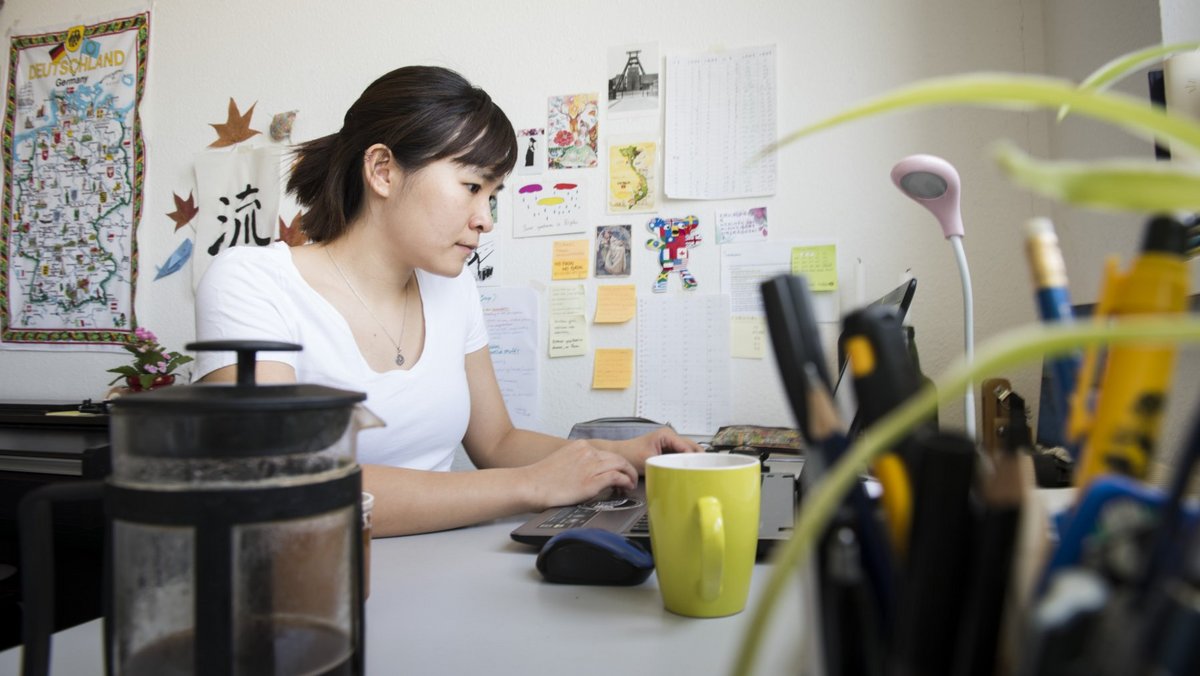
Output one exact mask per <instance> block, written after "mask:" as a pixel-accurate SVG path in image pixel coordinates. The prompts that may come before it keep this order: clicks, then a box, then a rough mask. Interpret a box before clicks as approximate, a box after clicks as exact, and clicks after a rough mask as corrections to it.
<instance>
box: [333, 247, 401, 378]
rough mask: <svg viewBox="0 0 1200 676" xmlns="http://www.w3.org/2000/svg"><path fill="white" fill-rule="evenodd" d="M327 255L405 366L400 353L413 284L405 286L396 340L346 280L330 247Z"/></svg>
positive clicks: (398, 360) (399, 363) (398, 361)
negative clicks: (402, 310)
mask: <svg viewBox="0 0 1200 676" xmlns="http://www.w3.org/2000/svg"><path fill="white" fill-rule="evenodd" d="M325 255H326V256H328V257H329V262H330V263H333V269H334V270H337V273H338V276H339V277H341V278H342V281H343V282H345V283H346V288H347V289H350V293H352V294H354V297H355V298H357V299H358V302H359V304H360V305H362V306H363V309H364V310H366V311H367V314H369V315H371V319H374V320H375V323H376V324H378V325H379V328H380V329H383V335H385V336H387V339H388V340H390V341H391V342H392V345H393V346H395V348H396V366H404V354H403V353H402V352H401V351H400V341H403V340H404V328H405V324H407V323H408V289H409V287H410V286H411V284H405V285H404V314H402V315H401V316H400V340H396V339H395V338H392V334H391V333H389V332H388V330H387V327H386V326H384V325H383V322H381V321H379V317H376V316H375V313H374V312H371V306H369V305H367V301H365V300H363V297H362V296H360V295H358V291H356V290H355V289H354V285H353V284H351V283H350V280H349V279H347V278H346V273H344V272H342V266H340V265H338V263H337V261H335V260H334V259H333V254H331V253H329V247H325Z"/></svg>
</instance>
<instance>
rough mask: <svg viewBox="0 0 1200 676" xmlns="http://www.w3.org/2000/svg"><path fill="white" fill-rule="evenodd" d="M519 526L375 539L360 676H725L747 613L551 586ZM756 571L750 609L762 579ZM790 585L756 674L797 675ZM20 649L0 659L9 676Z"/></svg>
mask: <svg viewBox="0 0 1200 676" xmlns="http://www.w3.org/2000/svg"><path fill="white" fill-rule="evenodd" d="M520 522H521V519H509V520H501V521H497V522H493V523H489V524H485V525H482V526H475V527H472V528H463V529H459V530H454V531H447V532H442V533H430V534H426V535H415V536H409V537H399V538H387V539H379V540H375V541H374V542H373V543H372V546H371V597H370V599H369V600H368V601H367V613H366V615H367V616H366V623H367V639H366V649H367V673H368V674H372V675H374V674H393V673H418V674H474V673H488V674H520V675H522V676H524V675H526V674H543V673H547V674H548V673H570V674H581V675H587V674H598V675H599V674H602V675H603V676H612V674H664V673H697V674H721V673H729V671H730V669H731V666H732V664H733V659H734V657H735V655H736V652H737V647H738V645H739V644H740V642H741V640H742V635H743V632H744V631H745V628H746V626H747V625H748V624H749V622H750V610H749V609H747V610H745V611H743V612H742V613H740V614H738V615H734V616H732V617H724V618H716V619H693V618H687V617H681V616H678V615H674V614H672V613H669V612H667V611H666V610H664V609H663V607H662V599H661V597H660V596H659V593H658V584H657V580H656V579H655V577H654V576H651V577H650V579H649V580H647V581H646V582H644V583H642V584H641V585H639V586H636V587H587V586H572V585H554V584H548V583H546V582H544V581H542V579H541V576H540V575H539V574H538V573H537V571H536V570H535V569H534V556H535V553H536V550H535V549H533V548H531V547H528V546H525V545H520V544H517V543H515V542H512V541H511V540H510V539H509V537H508V533H509V531H511V530H512V529H513V528H514V527H516V525H517V524H519V523H520ZM770 570H771V569H770V566H769V564H765V563H760V564H758V565H757V566H755V570H754V579H753V582H752V585H751V589H750V605H751V606H754V605H756V604H757V603H758V602H759V600H760V599H759V596H760V594H761V593H762V589H763V587H764V586H765V584H766V581H767V577H768V575H769V573H770ZM798 587H799V585H798V584H791V585H788V590H787V592H786V593H785V595H784V597H783V598H782V599H781V600H780V602H779V604H778V606H777V610H776V613H775V618H774V621H773V622H771V624H770V629H769V632H768V635H767V637H766V638H765V640H764V651H763V653H762V656H761V657H760V658H759V661H758V665H757V666H758V668H757V669H756V673H760V674H778V673H795V672H796V671H797V668H796V665H797V664H799V660H800V659H801V637H803V636H804V634H805V633H806V632H802V631H801V626H802V614H803V612H804V610H803V609H802V607H801V598H802V594H801V591H800V589H799V588H798ZM100 634H101V622H100V621H99V620H96V621H93V622H89V623H87V624H84V625H80V626H78V627H75V628H72V629H68V630H66V631H63V632H59V633H58V634H56V635H55V640H54V652H53V657H52V662H51V666H52V669H53V673H54V674H71V675H72V676H90V675H92V674H96V675H99V674H103V671H104V670H103V664H102V653H101V647H100ZM19 668H20V648H15V649H12V650H8V651H5V652H3V653H0V674H4V675H8V674H12V675H14V676H15V675H16V674H18V673H20V672H19Z"/></svg>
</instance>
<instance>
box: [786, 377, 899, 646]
mask: <svg viewBox="0 0 1200 676" xmlns="http://www.w3.org/2000/svg"><path fill="white" fill-rule="evenodd" d="M804 376H805V379H806V389H807V396H808V421H809V428H810V430H811V432H812V435H813V438H812V439H811V441H812V443H814V444H815V445H816V446H817V447H818V448H819V449H820V450H821V455H822V458H823V462H824V463H825V465H826V466H827V467H829V466H832V465H833V464H834V463H836V462H837V461H838V460H839V459H840V457H841V455H842V453H843V451H844V450H845V449H846V447H847V446H848V440H847V438H846V434H845V426H844V425H843V424H842V421H841V419H840V418H839V417H838V414H837V408H836V407H835V406H834V403H833V397H832V396H830V394H829V389H828V388H826V387H825V385H824V384H823V383H822V382H821V381H820V376H819V375H818V373H817V370H816V369H815V368H814V367H813V366H812V365H806V366H805V369H804ZM845 504H846V505H847V506H848V507H849V508H850V509H851V510H852V514H853V526H854V531H855V535H856V538H857V540H858V543H859V547H858V548H859V549H860V551H861V556H862V562H863V568H864V569H865V570H866V577H867V580H868V582H869V583H870V586H871V588H872V591H873V597H874V604H875V608H874V609H866V610H861V611H860V612H857V613H856V615H857V616H859V617H873V618H877V620H878V623H879V626H878V632H877V634H878V635H879V636H883V637H886V635H887V631H888V629H889V627H890V626H891V621H892V606H893V599H894V595H895V583H894V576H895V566H894V564H893V563H892V557H891V551H890V550H889V545H888V541H887V539H886V537H885V536H884V533H883V528H882V524H880V522H879V520H878V518H876V516H875V510H874V508H873V507H872V505H871V498H870V497H869V496H868V495H867V491H866V489H865V488H863V485H862V482H860V481H856V482H854V485H853V486H852V487H851V488H850V493H849V495H847V496H846V503H845ZM883 652H884V650H883V647H882V646H879V650H878V653H879V654H883Z"/></svg>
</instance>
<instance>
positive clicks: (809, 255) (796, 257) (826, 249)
mask: <svg viewBox="0 0 1200 676" xmlns="http://www.w3.org/2000/svg"><path fill="white" fill-rule="evenodd" d="M792 274H793V275H804V276H805V277H807V278H808V288H809V290H811V291H836V290H837V288H838V277H837V247H836V246H835V245H833V244H822V245H819V246H798V247H793V248H792Z"/></svg>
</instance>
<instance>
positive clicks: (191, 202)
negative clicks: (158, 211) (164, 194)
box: [167, 192, 200, 231]
mask: <svg viewBox="0 0 1200 676" xmlns="http://www.w3.org/2000/svg"><path fill="white" fill-rule="evenodd" d="M171 195H172V196H173V197H174V198H175V211H172V212H171V213H169V214H167V216H169V217H170V218H171V220H172V221H175V230H176V231H178V230H179V229H180V228H182V227H183V226H185V225H187V224H188V223H190V222H191V220H192V219H193V218H195V217H196V214H197V213H198V212H199V211H200V209H199V207H197V206H196V199H195V197H193V195H192V193H190V192H189V193H188V198H187V199H186V200H185V199H183V198H182V197H180V196H179V195H176V194H175V193H171Z"/></svg>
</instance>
